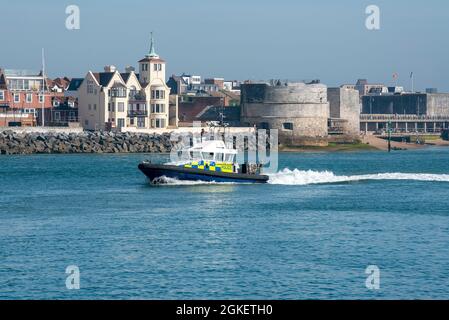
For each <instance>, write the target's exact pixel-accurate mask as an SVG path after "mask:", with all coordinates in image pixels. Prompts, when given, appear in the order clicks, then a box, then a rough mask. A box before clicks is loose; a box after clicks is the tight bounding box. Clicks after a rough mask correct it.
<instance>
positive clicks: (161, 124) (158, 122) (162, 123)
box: [155, 119, 165, 128]
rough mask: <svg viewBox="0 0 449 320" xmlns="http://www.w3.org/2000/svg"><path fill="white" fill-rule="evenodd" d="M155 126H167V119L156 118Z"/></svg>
mask: <svg viewBox="0 0 449 320" xmlns="http://www.w3.org/2000/svg"><path fill="white" fill-rule="evenodd" d="M155 127H156V128H165V119H156V121H155Z"/></svg>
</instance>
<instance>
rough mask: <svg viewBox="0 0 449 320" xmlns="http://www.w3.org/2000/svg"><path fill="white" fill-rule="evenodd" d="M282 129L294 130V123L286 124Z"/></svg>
mask: <svg viewBox="0 0 449 320" xmlns="http://www.w3.org/2000/svg"><path fill="white" fill-rule="evenodd" d="M282 127H283V128H284V130H293V123H291V122H284V124H283V125H282Z"/></svg>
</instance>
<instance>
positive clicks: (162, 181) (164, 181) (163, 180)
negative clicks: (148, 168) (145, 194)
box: [151, 176, 235, 186]
mask: <svg viewBox="0 0 449 320" xmlns="http://www.w3.org/2000/svg"><path fill="white" fill-rule="evenodd" d="M151 184H153V185H168V186H196V185H203V184H206V185H207V184H235V183H233V182H215V181H201V180H195V181H194V180H178V179H175V178H169V177H166V176H162V177H160V178H156V179H154V180H153V181H151Z"/></svg>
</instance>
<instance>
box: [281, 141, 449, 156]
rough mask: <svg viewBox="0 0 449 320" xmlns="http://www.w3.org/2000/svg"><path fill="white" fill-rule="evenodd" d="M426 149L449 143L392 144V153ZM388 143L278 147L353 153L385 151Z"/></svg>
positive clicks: (305, 150) (445, 145)
mask: <svg viewBox="0 0 449 320" xmlns="http://www.w3.org/2000/svg"><path fill="white" fill-rule="evenodd" d="M427 147H449V141H445V140H442V139H437V140H432V141H429V142H426V143H424V144H416V143H405V142H392V150H393V151H407V150H416V149H424V148H427ZM387 150H388V143H387V141H386V140H383V139H381V141H378V142H377V143H375V144H372V143H367V142H360V143H334V142H331V143H329V145H328V146H323V147H318V146H298V147H290V146H282V145H281V146H279V151H281V152H305V153H311V152H353V151H387Z"/></svg>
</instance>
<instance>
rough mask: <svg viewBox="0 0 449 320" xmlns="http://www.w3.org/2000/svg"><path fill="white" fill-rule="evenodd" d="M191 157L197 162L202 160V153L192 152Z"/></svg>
mask: <svg viewBox="0 0 449 320" xmlns="http://www.w3.org/2000/svg"><path fill="white" fill-rule="evenodd" d="M190 157H191V158H192V159H195V160H199V159H202V158H201V152H199V151H190Z"/></svg>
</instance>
